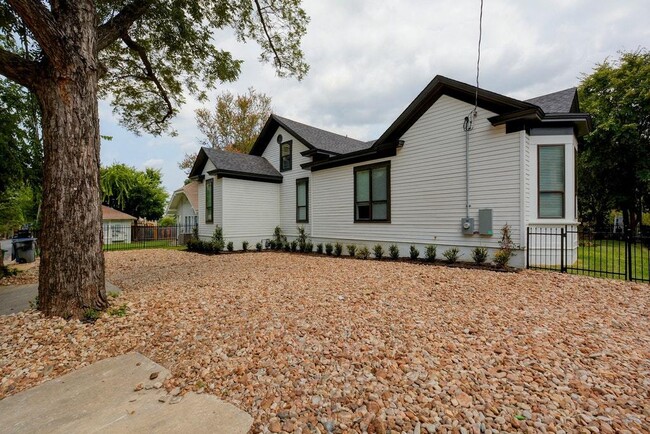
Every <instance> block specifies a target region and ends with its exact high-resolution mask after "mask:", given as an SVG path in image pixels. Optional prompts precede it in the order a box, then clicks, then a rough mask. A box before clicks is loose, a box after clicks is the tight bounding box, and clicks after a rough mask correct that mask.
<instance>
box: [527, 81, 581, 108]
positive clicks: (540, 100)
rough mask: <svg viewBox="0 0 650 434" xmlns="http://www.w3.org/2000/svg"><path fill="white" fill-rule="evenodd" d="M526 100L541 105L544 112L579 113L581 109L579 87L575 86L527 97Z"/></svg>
mask: <svg viewBox="0 0 650 434" xmlns="http://www.w3.org/2000/svg"><path fill="white" fill-rule="evenodd" d="M526 102H527V103H530V104H534V105H536V106H538V107H540V108H541V109H542V110H544V113H577V112H579V111H580V108H579V106H578V89H576V88H575V87H570V88H569V89H564V90H560V91H557V92H553V93H549V94H546V95H541V96H536V97H535V98H531V99H527V100H526Z"/></svg>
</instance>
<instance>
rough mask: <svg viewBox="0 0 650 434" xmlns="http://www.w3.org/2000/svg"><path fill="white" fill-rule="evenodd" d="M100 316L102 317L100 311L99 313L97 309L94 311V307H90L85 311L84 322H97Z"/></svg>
mask: <svg viewBox="0 0 650 434" xmlns="http://www.w3.org/2000/svg"><path fill="white" fill-rule="evenodd" d="M100 315H101V312H100V311H98V310H97V309H93V308H92V307H89V308H88V309H85V310H84V315H83V321H84V322H95V321H97V320H98V319H99V316H100Z"/></svg>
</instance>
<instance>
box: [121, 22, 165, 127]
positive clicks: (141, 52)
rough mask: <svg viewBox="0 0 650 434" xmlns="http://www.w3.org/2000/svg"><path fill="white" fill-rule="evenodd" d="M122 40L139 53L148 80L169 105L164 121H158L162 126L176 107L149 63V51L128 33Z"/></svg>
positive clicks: (123, 35)
mask: <svg viewBox="0 0 650 434" xmlns="http://www.w3.org/2000/svg"><path fill="white" fill-rule="evenodd" d="M122 40H123V41H124V43H125V44H126V46H127V47H129V49H130V50H131V51H135V52H136V53H138V56H139V57H140V60H141V61H142V64H143V65H144V69H145V72H146V74H147V78H148V79H149V80H151V81H152V82H153V83H154V84H155V85H156V88H157V89H158V92H159V95H160V97H161V98H162V99H163V100H164V101H165V103H166V104H167V113H165V116H163V118H162V119H160V120H159V121H157V122H158V123H159V124H162V123H163V122H165V121H166V120H167V119H168V118H169V117H170V116H172V115H173V114H174V107H173V106H172V103H171V101H170V100H169V95H168V94H167V91H166V90H165V88H164V87H163V85H162V84H161V83H160V80H158V77H156V74H155V73H154V71H153V67H152V66H151V62H150V61H149V57H148V56H147V51H146V50H145V49H144V47H142V46H141V45H140V44H138V43H137V42H135V41H134V40H133V39H132V38H131V36H129V34H128V33H126V32H124V33H123V34H122Z"/></svg>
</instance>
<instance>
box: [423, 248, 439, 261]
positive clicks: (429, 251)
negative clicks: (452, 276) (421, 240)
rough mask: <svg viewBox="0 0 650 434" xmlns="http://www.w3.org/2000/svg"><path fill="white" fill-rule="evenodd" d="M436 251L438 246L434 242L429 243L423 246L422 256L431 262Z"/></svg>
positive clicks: (434, 258)
mask: <svg viewBox="0 0 650 434" xmlns="http://www.w3.org/2000/svg"><path fill="white" fill-rule="evenodd" d="M437 251H438V246H436V245H435V244H429V245H427V246H426V247H425V248H424V257H425V258H426V260H427V262H433V261H435V260H436V252H437Z"/></svg>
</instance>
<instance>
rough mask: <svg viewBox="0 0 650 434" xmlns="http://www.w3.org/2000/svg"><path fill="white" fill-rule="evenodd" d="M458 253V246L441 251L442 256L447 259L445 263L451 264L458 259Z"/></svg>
mask: <svg viewBox="0 0 650 434" xmlns="http://www.w3.org/2000/svg"><path fill="white" fill-rule="evenodd" d="M459 253H460V250H459V249H458V247H452V248H450V249H447V250H445V251H444V252H443V253H442V256H444V257H445V259H446V260H447V263H449V264H453V263H455V262H457V261H458V258H459V256H460V255H459Z"/></svg>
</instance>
